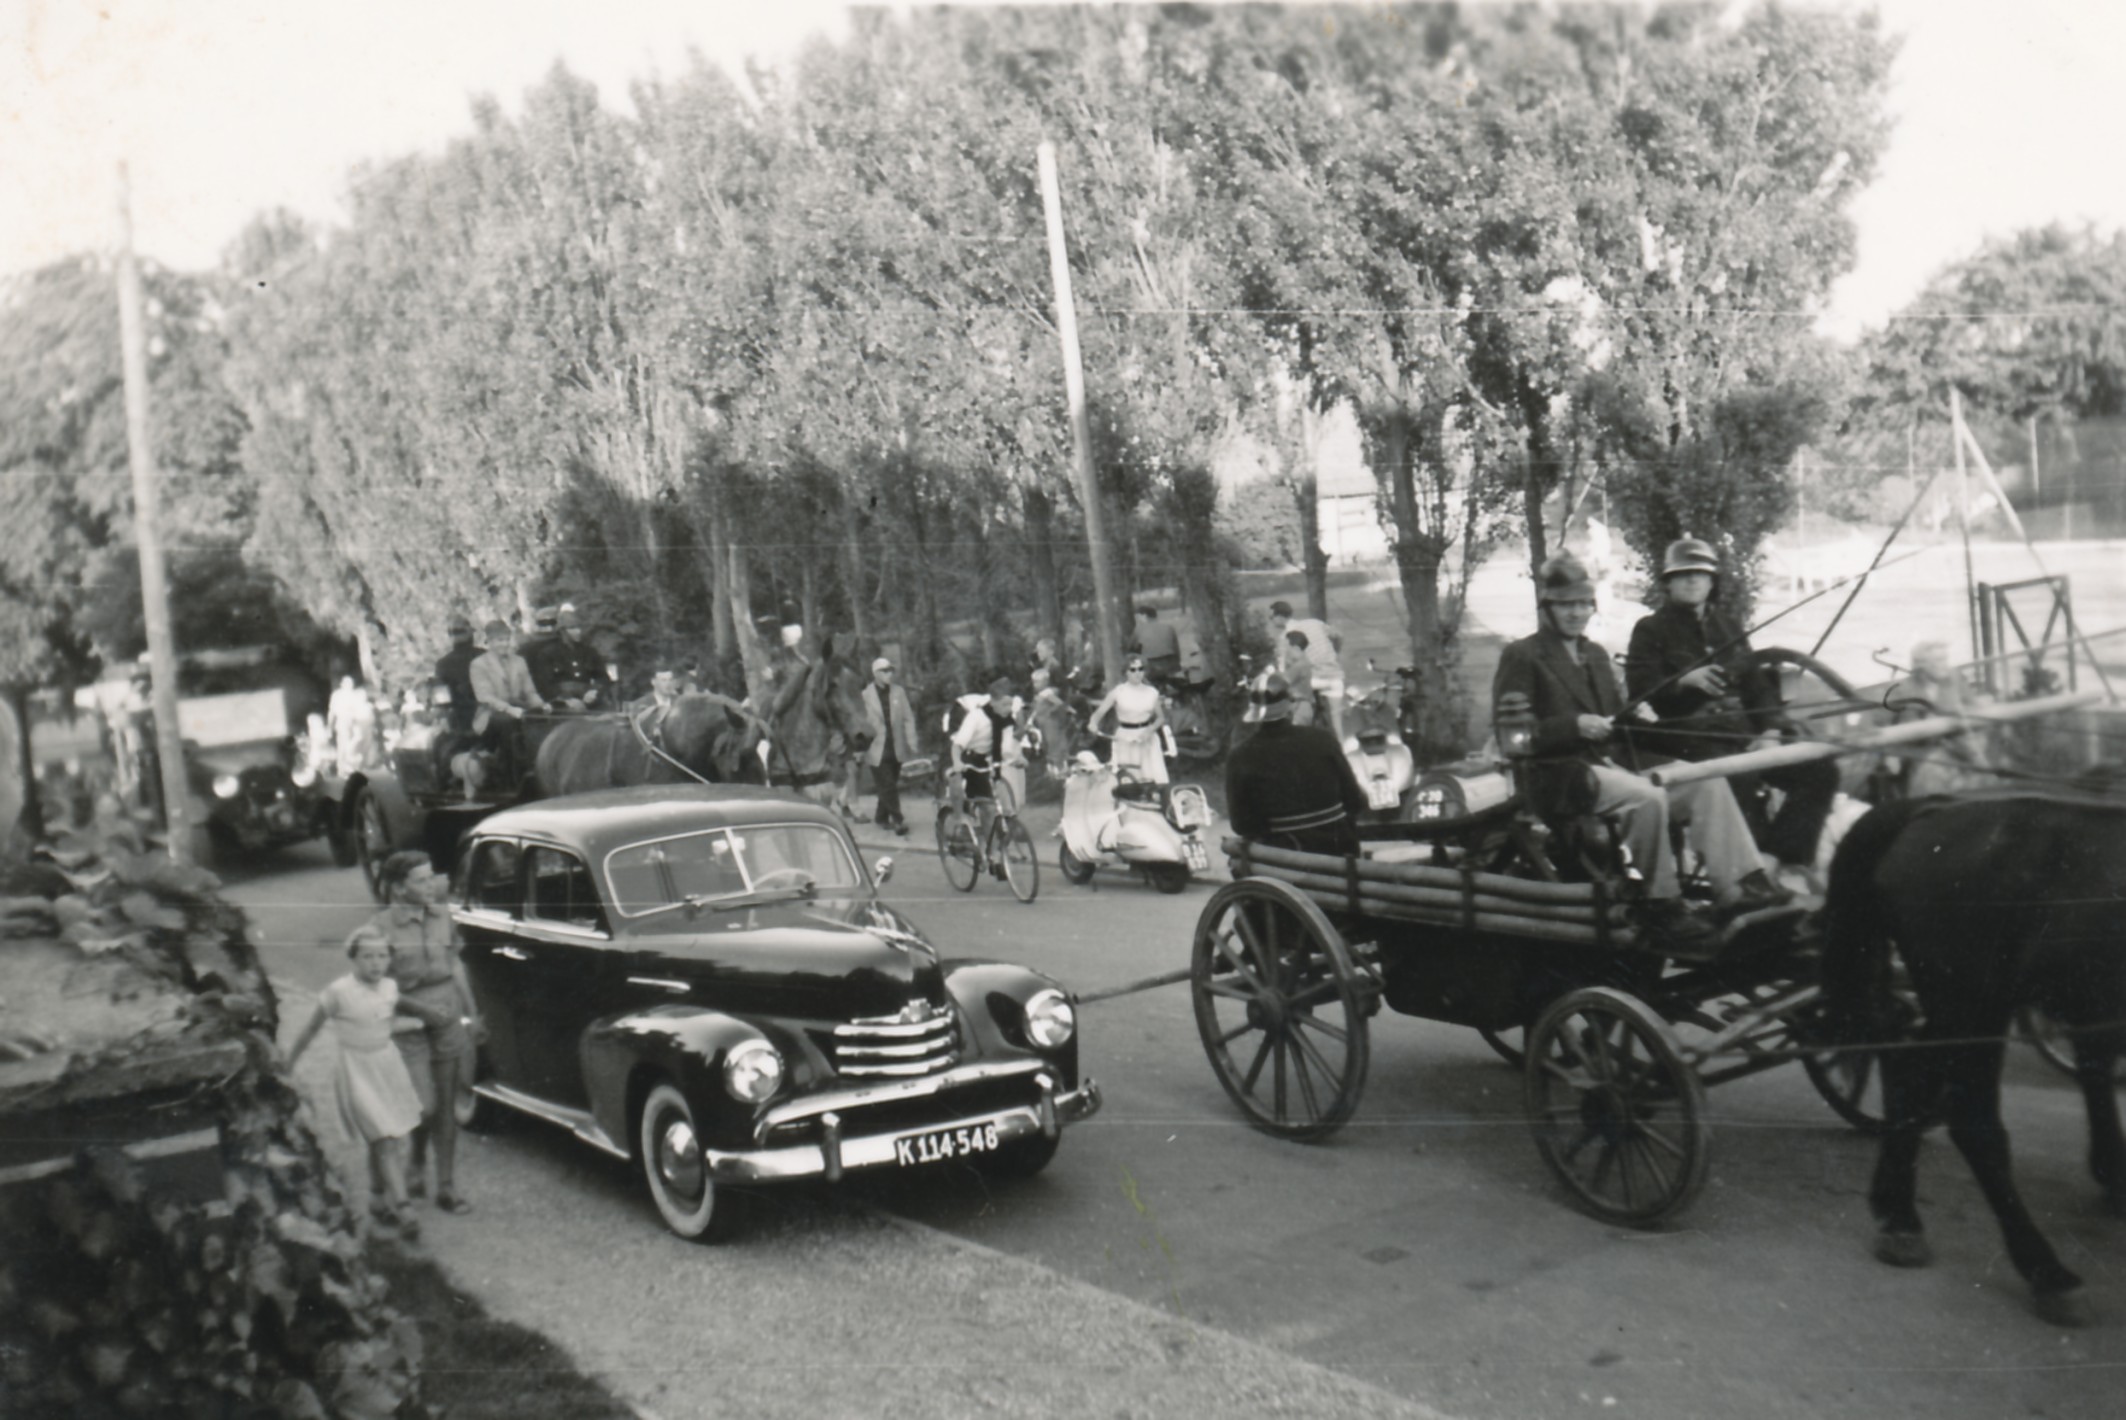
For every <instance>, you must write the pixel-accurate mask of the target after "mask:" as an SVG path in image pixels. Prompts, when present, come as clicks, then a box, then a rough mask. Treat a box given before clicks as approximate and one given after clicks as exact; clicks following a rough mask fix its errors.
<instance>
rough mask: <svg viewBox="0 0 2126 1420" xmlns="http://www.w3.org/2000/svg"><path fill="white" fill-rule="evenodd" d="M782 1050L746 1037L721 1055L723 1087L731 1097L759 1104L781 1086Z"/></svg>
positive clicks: (762, 1041)
mask: <svg viewBox="0 0 2126 1420" xmlns="http://www.w3.org/2000/svg"><path fill="white" fill-rule="evenodd" d="M782 1077H783V1063H782V1052H780V1051H778V1050H777V1049H776V1048H775V1047H774V1046H772V1045H770V1044H768V1042H766V1041H764V1040H749V1041H747V1042H746V1043H745V1044H743V1045H741V1046H738V1047H737V1048H735V1049H734V1050H732V1052H731V1053H730V1054H729V1055H727V1056H725V1057H724V1062H723V1087H724V1088H725V1089H727V1090H729V1091H730V1092H731V1098H733V1099H738V1100H744V1101H745V1102H746V1103H747V1104H759V1103H760V1102H761V1101H763V1100H765V1099H767V1098H769V1097H770V1096H772V1095H773V1094H774V1093H775V1092H776V1091H777V1090H779V1089H781V1088H782Z"/></svg>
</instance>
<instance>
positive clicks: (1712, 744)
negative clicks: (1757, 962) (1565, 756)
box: [1624, 537, 1838, 864]
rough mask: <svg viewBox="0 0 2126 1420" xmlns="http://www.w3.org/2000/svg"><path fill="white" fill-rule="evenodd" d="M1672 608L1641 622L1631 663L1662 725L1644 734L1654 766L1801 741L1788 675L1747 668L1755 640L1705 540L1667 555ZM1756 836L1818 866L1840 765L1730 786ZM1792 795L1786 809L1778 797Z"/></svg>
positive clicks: (1665, 582)
mask: <svg viewBox="0 0 2126 1420" xmlns="http://www.w3.org/2000/svg"><path fill="white" fill-rule="evenodd" d="M1661 589H1662V593H1663V601H1662V605H1661V606H1660V607H1659V609H1657V610H1655V611H1654V612H1653V613H1651V614H1650V615H1647V616H1643V617H1641V618H1640V619H1639V624H1638V625H1636V626H1634V627H1633V628H1632V631H1631V649H1630V650H1629V651H1628V652H1627V653H1626V655H1625V658H1624V674H1625V679H1626V680H1627V682H1628V683H1629V685H1630V689H1631V694H1632V695H1633V697H1634V698H1636V699H1639V700H1642V701H1644V702H1645V703H1646V705H1647V706H1648V707H1649V708H1651V709H1652V711H1653V712H1654V714H1655V715H1657V716H1659V717H1660V723H1659V724H1657V725H1653V726H1646V727H1642V728H1639V729H1637V730H1635V731H1634V733H1633V735H1632V744H1633V745H1634V747H1635V748H1637V749H1638V750H1640V751H1641V752H1642V756H1643V761H1644V762H1645V763H1657V762H1660V761H1661V760H1666V759H1687V760H1699V759H1713V758H1716V757H1717V756H1719V755H1723V754H1733V753H1735V752H1736V751H1737V750H1741V749H1744V748H1746V747H1747V746H1748V744H1749V742H1750V741H1751V740H1752V739H1754V738H1756V736H1757V735H1759V734H1762V733H1766V732H1772V733H1779V734H1785V735H1791V734H1794V733H1795V732H1796V731H1795V726H1794V722H1793V721H1792V720H1791V719H1789V718H1788V717H1787V715H1786V713H1785V711H1784V709H1783V708H1782V702H1781V698H1780V693H1779V673H1778V671H1777V670H1775V669H1772V668H1769V667H1761V666H1760V667H1751V666H1748V665H1746V664H1745V662H1746V660H1747V658H1748V656H1749V654H1750V643H1749V639H1748V638H1747V637H1746V636H1744V635H1743V634H1742V632H1741V629H1740V628H1738V627H1737V626H1735V625H1734V623H1733V622H1732V621H1731V620H1730V619H1729V618H1728V616H1727V615H1726V613H1725V612H1724V611H1722V610H1721V608H1720V607H1719V605H1718V602H1719V595H1720V559H1719V555H1718V554H1717V553H1716V552H1714V550H1713V548H1712V545H1711V544H1710V543H1707V542H1705V541H1703V540H1702V539H1700V538H1695V537H1685V538H1678V539H1676V540H1675V541H1674V542H1672V543H1670V544H1669V545H1668V548H1667V550H1666V551H1665V552H1664V553H1663V554H1662V557H1661ZM1729 782H1730V784H1731V785H1732V787H1733V791H1734V794H1735V797H1736V799H1737V801H1738V802H1740V803H1741V805H1742V808H1743V813H1744V815H1745V816H1746V817H1747V818H1748V819H1749V820H1750V823H1751V827H1752V829H1753V830H1754V831H1755V837H1756V840H1757V842H1758V843H1760V844H1761V845H1762V846H1763V848H1764V850H1765V851H1766V852H1768V853H1770V854H1771V855H1772V856H1774V857H1775V858H1777V859H1779V861H1781V862H1782V863H1803V864H1806V863H1811V862H1814V861H1815V858H1816V840H1817V837H1818V836H1819V835H1820V834H1821V833H1822V832H1823V825H1824V821H1825V820H1826V819H1827V818H1829V816H1830V812H1831V803H1832V801H1833V800H1834V799H1835V798H1836V797H1837V795H1838V766H1837V765H1836V764H1835V763H1833V762H1832V761H1830V760H1827V759H1826V760H1816V761H1813V762H1811V763H1808V764H1792V765H1786V766H1784V767H1782V768H1778V769H1772V770H1768V771H1766V772H1764V773H1762V774H1750V775H1737V776H1736V777H1735V778H1734V779H1732V780H1731V781H1729ZM1773 789H1777V790H1779V791H1780V792H1781V794H1782V795H1783V801H1782V802H1781V803H1780V805H1779V808H1778V811H1777V812H1776V813H1774V812H1772V811H1771V810H1770V807H1769V803H1768V801H1769V799H1770V797H1771V795H1770V791H1771V790H1773Z"/></svg>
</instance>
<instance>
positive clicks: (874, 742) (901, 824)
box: [863, 656, 915, 838]
mask: <svg viewBox="0 0 2126 1420" xmlns="http://www.w3.org/2000/svg"><path fill="white" fill-rule="evenodd" d="M894 669H895V668H894V664H893V662H892V660H891V659H889V658H888V657H885V656H880V657H879V658H878V659H877V660H875V661H873V662H872V663H871V683H870V684H869V685H867V686H865V687H864V695H863V700H864V726H865V728H866V729H868V730H869V731H870V732H871V743H870V745H869V746H867V747H866V748H865V750H864V763H866V764H868V765H870V766H871V778H872V781H873V782H874V783H875V784H876V785H877V787H878V807H877V808H876V809H875V810H874V811H873V812H872V815H871V817H872V820H873V821H874V822H875V823H877V824H878V825H879V826H880V827H881V828H890V829H892V830H893V831H894V832H895V833H897V834H899V835H900V836H901V837H903V838H906V837H907V836H908V820H907V819H906V818H905V817H904V816H903V815H902V813H901V760H902V759H904V758H907V757H908V756H910V755H913V754H914V753H915V707H914V706H913V705H911V704H909V702H908V692H907V691H905V690H903V689H901V688H900V687H899V686H897V685H895V684H894V683H893V681H894Z"/></svg>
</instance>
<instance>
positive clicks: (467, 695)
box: [436, 641, 481, 735]
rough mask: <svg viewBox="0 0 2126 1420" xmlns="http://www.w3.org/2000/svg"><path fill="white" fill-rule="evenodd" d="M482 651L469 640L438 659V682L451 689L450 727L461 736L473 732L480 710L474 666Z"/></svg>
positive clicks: (453, 647)
mask: <svg viewBox="0 0 2126 1420" xmlns="http://www.w3.org/2000/svg"><path fill="white" fill-rule="evenodd" d="M480 649H481V648H480V647H478V646H475V645H473V644H472V642H470V641H468V642H466V643H465V644H464V645H462V646H456V645H454V646H452V647H451V648H450V649H449V650H447V651H445V652H444V653H443V654H442V655H440V656H438V657H437V658H436V679H437V680H439V681H441V682H442V683H443V684H444V685H446V686H448V687H449V688H450V728H451V729H453V730H456V731H457V732H458V733H459V734H461V735H469V734H471V733H472V717H473V715H474V713H475V712H476V711H478V710H479V708H480V707H479V704H478V702H477V701H476V700H475V699H474V697H473V693H472V663H473V658H474V657H475V656H477V655H479V654H480Z"/></svg>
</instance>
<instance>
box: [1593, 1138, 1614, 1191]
mask: <svg viewBox="0 0 2126 1420" xmlns="http://www.w3.org/2000/svg"><path fill="white" fill-rule="evenodd" d="M1588 1137H1589V1138H1590V1139H1592V1138H1595V1137H1596V1135H1595V1133H1594V1131H1593V1130H1589V1131H1588ZM1616 1161H1617V1151H1616V1149H1615V1148H1613V1147H1611V1146H1610V1145H1609V1144H1608V1143H1606V1142H1605V1143H1604V1144H1603V1145H1602V1146H1601V1148H1599V1149H1598V1150H1596V1152H1595V1166H1594V1177H1592V1178H1590V1179H1588V1180H1587V1187H1588V1191H1590V1192H1592V1193H1600V1192H1601V1191H1602V1185H1603V1184H1605V1183H1607V1182H1609V1170H1610V1168H1611V1167H1612V1166H1613V1165H1614V1164H1615V1163H1616Z"/></svg>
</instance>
